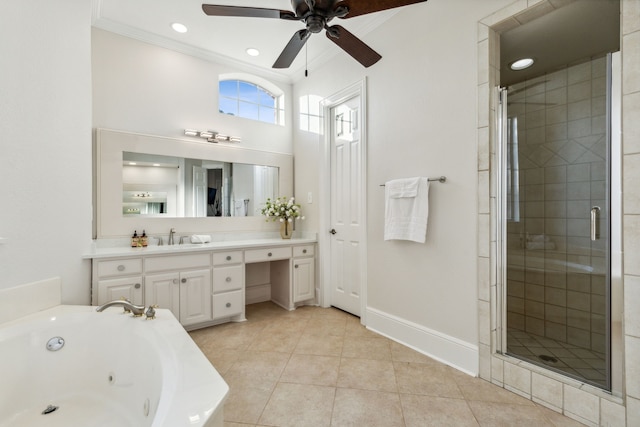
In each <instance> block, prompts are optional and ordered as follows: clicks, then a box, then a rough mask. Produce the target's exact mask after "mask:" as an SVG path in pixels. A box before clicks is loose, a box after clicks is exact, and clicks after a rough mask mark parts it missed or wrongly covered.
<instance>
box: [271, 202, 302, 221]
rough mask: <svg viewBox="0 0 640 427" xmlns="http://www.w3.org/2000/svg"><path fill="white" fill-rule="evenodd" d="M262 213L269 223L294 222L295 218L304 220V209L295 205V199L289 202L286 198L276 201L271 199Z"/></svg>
mask: <svg viewBox="0 0 640 427" xmlns="http://www.w3.org/2000/svg"><path fill="white" fill-rule="evenodd" d="M260 213H261V214H262V215H264V216H266V217H267V219H266V220H267V221H280V222H285V221H287V222H293V219H294V218H300V219H304V216H302V209H300V205H298V204H296V203H295V200H294V198H293V197H292V198H290V199H288V200H287V198H286V197H278V198H276V199H274V200H271V199H270V198H269V199H267V202H266V203H265V204H264V207H263V208H262V209H261V210H260Z"/></svg>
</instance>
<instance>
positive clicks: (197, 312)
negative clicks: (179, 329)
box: [179, 269, 213, 326]
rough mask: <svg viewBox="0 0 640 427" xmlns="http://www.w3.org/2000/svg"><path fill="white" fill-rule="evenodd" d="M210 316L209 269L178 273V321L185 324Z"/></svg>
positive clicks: (206, 319)
mask: <svg viewBox="0 0 640 427" xmlns="http://www.w3.org/2000/svg"><path fill="white" fill-rule="evenodd" d="M212 318H213V317H212V313H211V270H208V269H207V270H196V271H188V272H183V273H180V317H179V319H180V323H182V325H183V326H187V325H192V324H194V323H201V322H206V321H208V320H211V319H212Z"/></svg>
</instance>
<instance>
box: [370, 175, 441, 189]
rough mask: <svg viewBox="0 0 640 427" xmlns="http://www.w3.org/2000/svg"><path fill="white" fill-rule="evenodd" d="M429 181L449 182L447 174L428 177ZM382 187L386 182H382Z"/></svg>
mask: <svg viewBox="0 0 640 427" xmlns="http://www.w3.org/2000/svg"><path fill="white" fill-rule="evenodd" d="M427 180H428V181H438V182H439V183H442V184H444V183H445V182H447V177H446V176H441V177H438V178H427ZM380 187H384V184H380Z"/></svg>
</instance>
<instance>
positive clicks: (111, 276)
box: [93, 258, 143, 305]
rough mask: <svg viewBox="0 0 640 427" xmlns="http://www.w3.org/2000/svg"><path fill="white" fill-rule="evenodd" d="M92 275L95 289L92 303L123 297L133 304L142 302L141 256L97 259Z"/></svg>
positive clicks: (97, 303) (102, 302)
mask: <svg viewBox="0 0 640 427" xmlns="http://www.w3.org/2000/svg"><path fill="white" fill-rule="evenodd" d="M93 275H94V277H93V282H94V283H95V284H96V291H97V292H96V295H95V296H94V298H95V301H94V304H96V305H99V304H104V303H106V302H109V301H113V300H119V299H123V298H125V299H128V300H129V301H131V302H132V303H134V304H142V303H143V292H142V289H143V286H142V283H143V282H142V258H116V259H109V260H100V261H97V262H96V264H95V268H94V272H93Z"/></svg>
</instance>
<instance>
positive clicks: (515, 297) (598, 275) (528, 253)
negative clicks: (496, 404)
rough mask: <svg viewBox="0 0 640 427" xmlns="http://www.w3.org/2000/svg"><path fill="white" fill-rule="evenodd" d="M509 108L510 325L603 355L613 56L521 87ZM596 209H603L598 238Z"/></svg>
mask: <svg viewBox="0 0 640 427" xmlns="http://www.w3.org/2000/svg"><path fill="white" fill-rule="evenodd" d="M508 104H509V106H508V116H509V118H510V119H511V120H514V119H517V132H513V133H514V134H515V133H517V135H514V138H512V139H511V140H512V143H513V141H515V140H516V139H517V153H518V156H517V158H518V160H517V162H513V163H512V164H513V166H516V165H517V168H518V170H519V175H518V176H519V179H518V181H517V182H514V184H513V186H514V187H515V186H517V187H518V188H517V189H516V188H513V189H512V191H511V194H516V193H517V194H518V195H519V199H518V200H516V202H517V203H519V208H520V209H519V216H516V217H514V218H513V219H511V220H510V221H509V222H508V224H507V233H508V237H507V248H508V250H507V295H508V296H507V325H508V327H509V330H513V329H515V330H521V331H526V332H528V333H531V334H535V335H538V336H542V337H546V338H551V339H553V340H557V341H562V342H567V343H569V344H573V345H576V346H579V347H583V348H587V349H591V350H595V351H597V352H602V353H603V352H604V351H605V343H606V338H605V324H606V322H605V317H606V313H605V307H606V305H605V301H606V297H605V274H604V272H605V271H606V258H605V255H606V254H605V242H606V239H607V233H608V229H607V227H606V225H605V224H606V216H607V215H606V212H607V210H606V204H605V200H606V194H605V191H606V190H605V189H606V175H607V164H606V154H607V141H606V136H607V135H606V58H605V57H600V58H597V59H593V60H592V61H589V62H585V63H581V64H578V65H574V66H571V67H568V68H565V69H562V70H560V71H556V72H554V73H550V74H547V75H544V76H541V77H539V78H536V79H532V80H529V81H526V82H522V83H519V84H516V85H514V86H513V87H510V88H509V96H508ZM514 169H515V168H514ZM516 190H517V191H516ZM592 206H600V207H601V208H602V210H601V215H600V221H601V224H602V226H601V227H600V239H599V240H596V241H591V238H590V210H591V208H592Z"/></svg>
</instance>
